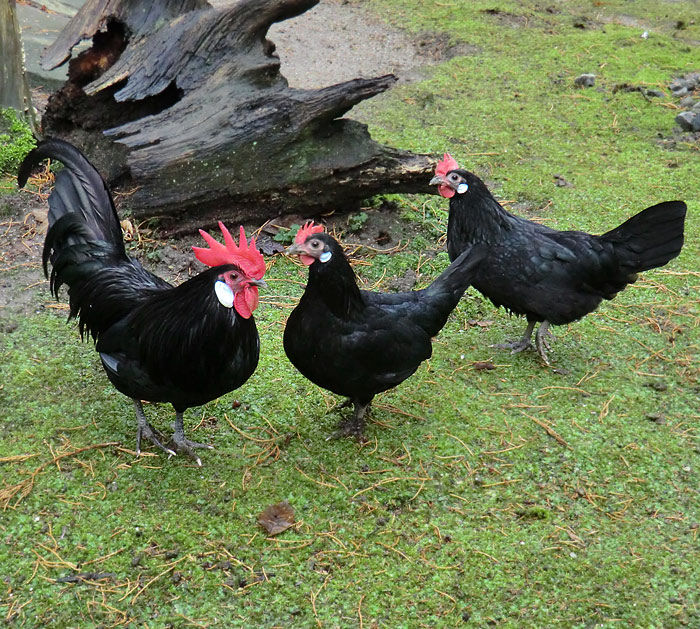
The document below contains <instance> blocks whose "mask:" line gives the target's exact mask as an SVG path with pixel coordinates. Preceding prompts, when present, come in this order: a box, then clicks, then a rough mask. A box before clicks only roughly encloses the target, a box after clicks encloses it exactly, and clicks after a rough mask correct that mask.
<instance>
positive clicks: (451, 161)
mask: <svg viewBox="0 0 700 629" xmlns="http://www.w3.org/2000/svg"><path fill="white" fill-rule="evenodd" d="M455 168H459V164H458V163H457V160H456V159H455V158H454V157H452V155H450V154H449V153H445V154H444V155H443V157H442V161H441V162H438V165H437V166H436V168H435V174H436V175H438V176H439V177H444V176H445V175H446V174H447V173H449V172H450V171H451V170H455Z"/></svg>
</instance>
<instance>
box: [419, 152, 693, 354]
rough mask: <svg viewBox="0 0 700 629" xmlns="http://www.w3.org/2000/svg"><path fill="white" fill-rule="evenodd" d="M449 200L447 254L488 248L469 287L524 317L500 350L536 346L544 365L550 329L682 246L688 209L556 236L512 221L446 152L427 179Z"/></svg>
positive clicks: (653, 211)
mask: <svg viewBox="0 0 700 629" xmlns="http://www.w3.org/2000/svg"><path fill="white" fill-rule="evenodd" d="M430 183H431V184H437V186H438V191H439V193H440V194H441V195H442V196H443V197H446V198H449V199H450V215H449V220H448V224H447V250H448V252H449V255H450V259H451V260H454V259H455V258H457V256H458V255H460V253H461V252H462V251H464V249H465V248H467V247H471V246H473V245H475V244H476V243H486V244H487V245H488V247H489V252H488V255H487V256H486V259H485V260H484V262H483V263H482V264H481V265H480V266H479V268H478V269H477V272H476V276H475V277H474V282H473V285H474V287H475V288H476V289H477V290H478V291H480V292H481V293H482V294H483V295H485V296H486V297H488V298H489V299H490V300H491V301H492V302H493V303H494V305H495V306H497V307H498V306H503V307H504V308H506V310H508V311H510V312H511V313H514V314H516V315H524V316H525V317H527V321H528V324H527V328H526V330H525V334H524V335H523V336H522V338H521V339H519V340H517V341H514V342H511V343H505V344H503V345H499V346H498V347H502V348H508V349H512V353H513V354H515V353H517V352H520V351H522V350H524V349H527V348H529V347H531V341H530V339H531V337H532V332H533V330H534V327H535V323H536V322H538V321H540V322H541V324H540V327H539V329H538V330H537V335H536V337H535V343H536V347H537V351H538V353H539V355H540V356H541V358H542V360H543V361H544V362H545V364H549V361H548V360H547V353H546V351H545V350H546V349H549V345H548V343H547V341H546V335H547V334H548V328H549V326H550V325H563V324H565V323H570V322H571V321H576V320H577V319H580V318H581V317H583V316H585V315H587V314H588V313H589V312H592V311H593V310H595V309H596V308H597V307H598V305H599V304H600V302H601V301H602V300H603V299H612V298H613V297H615V295H616V294H617V293H618V292H620V291H621V290H623V289H624V288H625V287H626V286H627V285H628V284H631V283H632V282H634V281H636V279H637V273H640V272H641V271H646V270H648V269H653V268H656V267H659V266H663V265H664V264H666V263H667V262H668V261H669V260H672V259H673V258H675V257H676V256H677V255H678V254H679V253H680V251H681V247H682V246H683V226H684V220H685V212H686V205H685V203H683V202H682V201H667V202H665V203H659V204H658V205H653V206H652V207H649V208H647V209H646V210H643V211H641V212H640V213H639V214H637V215H635V216H633V217H632V218H630V219H628V220H627V221H625V222H624V223H622V225H620V226H619V227H616V228H615V229H613V230H611V231H609V232H607V233H605V234H602V235H601V236H594V235H591V234H587V233H586V232H580V231H557V230H555V229H551V228H549V227H546V226H544V225H540V224H538V223H534V222H532V221H528V220H526V219H524V218H520V217H518V216H514V215H513V214H510V213H509V212H507V211H506V210H504V209H503V208H502V207H501V205H500V204H499V203H498V201H496V199H494V197H493V196H492V195H491V193H490V192H489V190H488V188H487V187H486V186H485V185H484V182H483V181H481V179H479V178H478V177H477V176H476V175H474V174H473V173H471V172H469V171H466V170H462V169H460V168H459V166H458V165H457V162H456V161H455V160H454V159H453V158H452V157H451V156H450V155H448V154H445V156H444V158H443V161H441V162H440V163H439V164H438V166H437V168H436V169H435V177H433V179H432V180H431V182H430Z"/></svg>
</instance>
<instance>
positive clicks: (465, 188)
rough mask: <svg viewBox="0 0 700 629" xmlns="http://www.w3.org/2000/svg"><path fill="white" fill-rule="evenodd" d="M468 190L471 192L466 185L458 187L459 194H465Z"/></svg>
mask: <svg viewBox="0 0 700 629" xmlns="http://www.w3.org/2000/svg"><path fill="white" fill-rule="evenodd" d="M467 190H469V186H468V185H467V184H466V183H461V184H459V185H458V186H457V194H464V193H465V192H466V191H467Z"/></svg>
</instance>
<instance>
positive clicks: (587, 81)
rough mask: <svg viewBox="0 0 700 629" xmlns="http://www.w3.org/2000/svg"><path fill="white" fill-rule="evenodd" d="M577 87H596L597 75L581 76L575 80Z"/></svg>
mask: <svg viewBox="0 0 700 629" xmlns="http://www.w3.org/2000/svg"><path fill="white" fill-rule="evenodd" d="M574 85H576V86H577V87H593V86H594V85H595V74H579V75H578V76H577V77H576V78H575V79H574Z"/></svg>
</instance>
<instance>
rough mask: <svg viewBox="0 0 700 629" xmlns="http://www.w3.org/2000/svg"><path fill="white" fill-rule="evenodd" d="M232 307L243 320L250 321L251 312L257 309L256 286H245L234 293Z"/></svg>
mask: <svg viewBox="0 0 700 629" xmlns="http://www.w3.org/2000/svg"><path fill="white" fill-rule="evenodd" d="M233 307H234V308H235V309H236V312H237V313H238V314H239V315H241V317H243V318H244V319H250V318H251V317H252V316H253V311H254V310H255V309H256V308H257V307H258V288H257V286H246V287H245V288H243V289H242V290H240V291H238V292H237V293H236V296H235V297H234V298H233Z"/></svg>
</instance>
